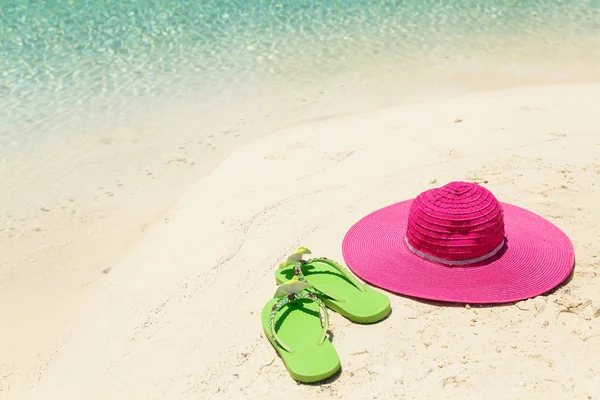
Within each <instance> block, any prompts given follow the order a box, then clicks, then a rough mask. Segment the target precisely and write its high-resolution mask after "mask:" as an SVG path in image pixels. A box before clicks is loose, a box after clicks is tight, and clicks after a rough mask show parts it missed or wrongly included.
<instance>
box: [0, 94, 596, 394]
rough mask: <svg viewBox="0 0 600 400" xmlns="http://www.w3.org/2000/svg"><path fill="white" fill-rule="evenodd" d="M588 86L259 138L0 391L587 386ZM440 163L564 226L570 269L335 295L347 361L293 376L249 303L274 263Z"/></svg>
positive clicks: (414, 188) (199, 188) (407, 187)
mask: <svg viewBox="0 0 600 400" xmlns="http://www.w3.org/2000/svg"><path fill="white" fill-rule="evenodd" d="M598 104H600V85H593V84H588V85H564V86H549V87H543V88H528V89H512V90H504V91H498V92H488V93H484V94H477V95H467V96H464V97H461V98H454V99H447V100H439V101H430V102H425V103H419V104H412V105H405V106H402V107H396V108H388V109H382V110H379V111H375V112H368V113H362V114H353V115H347V116H341V117H335V118H328V119H320V120H315V121H311V122H308V123H303V124H300V125H296V126H292V127H290V128H288V129H285V130H283V131H280V132H276V133H275V134H272V135H269V136H266V137H264V138H262V139H259V140H256V141H254V142H252V143H250V144H248V145H246V146H244V147H242V148H240V149H239V150H237V151H236V152H234V153H233V154H231V155H230V156H229V157H228V158H227V159H226V160H225V161H223V162H222V163H221V164H220V165H219V166H218V167H217V168H216V169H215V170H214V171H212V173H211V174H210V175H208V176H206V177H205V178H203V179H202V180H201V181H200V182H198V183H197V184H196V185H195V186H194V187H193V189H192V190H190V191H189V193H188V194H187V196H186V197H185V198H184V199H182V200H181V201H180V202H179V203H178V205H177V206H176V207H175V208H173V209H172V210H171V211H170V212H169V213H168V214H167V215H165V217H164V218H162V219H161V220H160V221H159V222H158V223H157V224H156V225H155V226H154V227H153V228H152V229H150V231H149V232H148V234H147V235H146V237H145V238H144V240H143V241H142V242H141V243H140V244H139V245H138V246H137V247H136V248H135V249H134V250H133V251H132V252H131V253H130V254H129V255H128V256H127V257H125V258H124V259H123V260H121V262H119V263H118V264H117V265H116V266H115V267H114V268H112V269H111V270H110V272H109V273H108V274H106V276H105V279H104V281H103V282H101V283H100V284H99V285H97V286H96V287H95V288H94V289H93V290H91V291H90V293H89V295H88V296H87V297H86V298H83V299H78V302H79V306H80V312H78V313H77V315H78V317H77V318H76V320H75V321H76V323H73V324H71V325H70V326H72V329H71V330H70V331H68V332H64V336H63V337H62V339H61V343H62V344H61V345H60V346H58V347H57V348H56V351H55V353H54V355H53V357H52V359H53V362H51V363H49V364H48V365H47V366H45V367H44V368H41V369H39V368H38V369H36V370H35V371H30V372H32V373H34V372H35V373H36V376H35V377H33V378H32V379H30V381H29V384H28V385H25V384H21V385H16V386H12V387H9V388H8V389H7V390H5V392H6V394H7V396H6V397H4V395H2V396H0V397H2V398H7V399H13V398H14V399H21V398H27V399H40V400H47V399H62V400H66V399H77V400H79V399H86V400H87V399H90V400H91V399H128V400H130V399H143V400H150V399H210V398H248V399H261V398H288V399H296V398H299V399H302V398H307V399H314V398H323V399H328V398H356V399H359V398H360V399H363V398H365V399H366V398H415V399H425V398H456V399H465V398H469V399H481V398H489V396H490V393H496V396H497V397H496V398H506V399H517V398H519V399H536V398H568V399H597V398H600V385H598V382H600V358H599V357H598V354H599V351H600V318H598V316H599V315H600V311H599V309H600V300H599V297H598V293H599V289H600V277H599V276H598V275H597V273H598V272H597V271H598V268H599V267H600V242H599V241H598V237H599V236H600V227H599V226H598V224H597V221H598V220H599V218H600V208H599V207H598V205H599V204H600V192H599V188H598V185H599V184H600V127H599V125H598V111H597V109H598V106H597V105H598ZM458 120H460V121H461V122H456V121H458ZM451 180H471V181H475V182H479V183H482V184H484V185H485V186H486V187H488V188H489V189H490V190H492V191H493V192H494V193H495V194H496V196H497V197H498V198H499V199H500V200H501V201H505V202H509V203H515V204H518V205H520V206H522V207H526V208H529V209H531V210H532V211H535V212H537V213H539V214H540V215H542V216H544V217H546V218H548V219H550V220H551V221H553V222H554V223H555V224H557V225H558V226H559V227H560V228H562V229H563V230H564V231H565V232H566V233H567V234H568V235H569V236H570V237H571V238H572V240H573V242H574V245H575V250H576V255H577V266H576V270H575V274H574V277H573V279H572V281H571V282H569V283H568V284H567V285H566V286H564V287H562V288H560V289H559V290H558V291H556V292H555V293H553V294H550V295H548V296H540V297H538V298H536V299H533V300H529V301H526V302H521V303H519V304H517V305H509V306H501V307H490V308H479V307H472V308H468V307H464V306H458V307H448V306H440V305H435V304H427V303H424V302H418V301H415V300H412V299H407V298H403V297H400V296H395V295H390V296H391V300H392V307H393V313H392V315H391V316H390V318H388V319H387V320H385V321H383V322H381V323H379V324H377V325H371V326H359V325H354V324H351V323H349V322H348V321H347V320H345V319H344V318H342V317H340V316H339V315H337V314H335V313H332V317H331V321H332V328H331V330H332V333H333V335H334V339H333V344H334V346H335V347H336V349H337V351H338V353H339V355H340V359H341V361H342V368H343V371H342V373H341V374H340V375H339V377H338V378H337V379H335V380H333V381H331V382H328V383H325V384H323V385H297V384H296V383H295V382H294V381H293V380H292V379H291V378H290V377H289V375H288V373H287V371H286V370H285V368H284V366H283V364H282V362H281V360H280V359H279V358H278V357H277V355H276V352H275V351H274V349H273V348H272V347H271V345H270V344H269V342H268V341H267V339H266V338H265V337H264V335H263V333H262V328H261V324H260V319H259V312H260V310H261V309H262V306H263V305H264V303H265V302H266V301H267V300H268V299H269V298H270V297H271V296H272V294H273V292H274V290H275V283H274V278H273V270H274V268H275V267H276V265H277V264H278V263H279V262H280V261H281V260H282V259H284V258H285V257H286V255H287V254H289V253H290V252H291V251H293V250H295V249H296V248H297V247H298V246H300V245H303V246H307V247H309V248H310V249H312V250H313V253H314V254H317V255H324V256H328V257H330V258H335V259H338V260H341V248H340V244H341V240H342V238H343V236H344V234H345V232H346V231H347V229H348V228H349V227H350V226H351V224H353V223H354V222H355V221H356V220H358V219H359V218H360V217H361V216H363V215H365V214H366V213H368V212H370V211H372V210H374V209H376V208H379V207H382V206H385V205H387V204H389V203H392V202H395V201H399V200H403V199H406V198H410V197H413V196H415V195H416V194H418V193H419V192H421V191H423V190H425V189H428V188H430V187H433V186H438V185H442V184H444V183H446V182H448V181H451ZM562 311H569V312H562ZM19 346H24V347H26V344H25V343H23V342H19V338H14V343H12V347H19ZM0 372H1V371H0ZM5 375H7V374H5ZM7 376H8V375H7ZM0 378H4V377H3V376H0Z"/></svg>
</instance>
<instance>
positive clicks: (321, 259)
mask: <svg viewBox="0 0 600 400" xmlns="http://www.w3.org/2000/svg"><path fill="white" fill-rule="evenodd" d="M315 261H319V262H322V263H325V264H327V265H329V266H332V267H333V268H335V269H336V270H338V271H339V272H340V273H341V274H342V275H343V276H344V277H345V278H346V279H347V280H348V281H349V282H350V283H351V284H352V285H354V286H355V287H356V288H357V289H358V290H360V291H361V292H365V291H366V288H365V285H363V284H362V283H360V281H359V280H358V279H356V277H355V276H354V275H353V274H352V272H350V271H349V270H348V269H347V268H344V267H343V266H342V265H341V264H339V263H337V262H335V261H333V260H330V259H329V258H326V257H317V258H310V259H308V260H306V261H301V262H300V263H298V264H296V265H295V266H294V275H295V276H297V277H298V280H300V281H306V282H308V281H307V280H306V277H305V276H304V274H303V272H302V267H303V266H305V265H308V264H310V263H311V262H315ZM308 283H310V282H308ZM317 289H318V288H317ZM319 291H320V290H319ZM328 296H329V295H328ZM330 297H331V296H330Z"/></svg>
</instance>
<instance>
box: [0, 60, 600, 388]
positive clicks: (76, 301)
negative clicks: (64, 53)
mask: <svg viewBox="0 0 600 400" xmlns="http://www.w3.org/2000/svg"><path fill="white" fill-rule="evenodd" d="M538 63H539V62H538ZM574 64H576V63H574ZM462 65H463V64H461V62H457V63H455V64H451V65H447V66H446V67H444V66H443V65H442V66H440V65H435V64H432V65H428V66H415V68H414V70H410V71H408V72H407V73H406V74H405V75H402V76H401V77H400V78H398V76H397V75H398V74H397V72H396V71H395V70H394V68H393V66H391V65H390V66H372V68H370V69H369V68H367V69H363V70H360V69H359V70H353V71H348V72H346V73H345V74H344V75H341V76H337V77H335V78H331V79H330V80H328V81H320V82H311V85H307V86H305V87H303V85H302V84H299V83H296V84H291V85H290V86H289V87H286V88H284V90H282V89H281V88H278V89H274V87H264V88H258V89H257V87H256V86H255V87H253V86H249V87H248V88H243V90H242V91H244V93H245V96H246V97H244V99H243V100H244V101H245V102H246V106H248V108H244V109H242V110H240V109H237V110H236V109H235V105H236V103H232V104H231V105H230V106H231V107H229V108H222V104H214V105H213V109H211V110H212V111H214V113H215V114H214V115H212V114H211V115H212V116H215V115H216V116H215V118H214V120H213V121H212V122H211V124H212V125H211V126H210V127H206V126H202V128H200V129H199V127H198V125H199V124H200V125H201V122H200V121H199V120H198V115H197V114H198V113H197V108H198V107H199V104H189V105H187V107H183V108H180V107H175V106H174V107H172V108H169V109H166V110H163V111H162V112H161V113H156V114H153V115H152V117H151V118H147V119H138V120H135V121H132V122H131V123H130V124H129V125H126V126H124V127H122V128H120V129H121V130H120V131H116V132H111V133H110V134H106V133H105V134H99V132H93V131H89V132H88V133H87V134H85V135H83V136H82V138H83V139H81V138H80V139H77V140H79V141H80V142H75V143H80V144H76V145H74V147H73V148H75V149H79V150H80V154H79V158H77V159H75V162H76V165H77V167H76V169H75V170H74V169H72V168H69V167H67V164H70V163H72V162H73V159H62V160H61V152H62V149H61V148H56V147H48V148H47V149H48V151H44V150H42V151H41V153H42V154H45V157H47V159H49V160H56V162H57V164H56V165H55V166H54V169H52V168H50V169H48V170H45V169H43V168H40V165H37V164H34V165H33V167H34V168H33V169H31V167H30V164H31V163H29V162H28V159H27V158H24V159H22V160H21V165H24V166H27V168H30V169H25V170H20V169H17V171H18V173H16V174H13V177H12V178H11V179H9V180H8V184H6V190H5V191H4V193H5V196H7V195H8V194H11V195H12V196H13V199H12V200H11V201H14V204H17V205H20V204H19V199H23V198H28V199H29V198H31V199H35V201H34V204H33V206H31V207H30V209H24V210H21V211H19V212H16V213H14V214H13V215H11V216H10V218H6V219H5V220H4V221H2V222H3V224H4V226H5V227H9V228H10V227H15V226H17V227H20V228H19V230H16V231H15V232H13V233H12V234H13V238H16V239H13V238H9V237H7V236H6V235H5V236H1V235H0V249H1V250H3V253H8V254H10V256H11V257H7V258H6V259H5V260H4V261H3V264H2V266H1V268H2V269H1V270H0V271H1V273H2V275H0V289H2V294H1V295H0V300H1V301H2V303H3V304H8V305H9V306H8V307H5V308H4V309H3V314H2V315H0V317H2V318H3V319H5V320H10V321H14V323H12V324H11V325H12V326H13V327H14V328H13V329H11V330H10V331H7V332H4V333H3V334H0V335H2V336H5V337H6V338H7V340H6V343H12V342H15V341H16V342H19V341H20V340H23V339H21V338H29V339H30V340H31V341H32V342H36V341H39V342H36V343H35V344H34V345H33V346H30V348H29V350H28V351H27V352H24V351H22V350H19V349H18V348H16V347H15V349H10V350H9V351H10V353H9V354H11V355H10V356H9V358H12V359H13V360H14V361H13V362H12V363H11V364H13V365H14V366H13V367H8V368H9V369H11V368H17V370H21V371H22V372H18V371H17V372H16V375H14V377H15V378H14V379H13V378H9V379H7V380H6V382H5V383H4V384H5V385H9V386H11V385H14V384H17V383H18V382H21V379H25V380H28V379H29V378H28V377H27V376H28V374H29V372H28V371H27V370H28V369H29V367H30V366H31V365H38V366H44V365H46V364H47V363H48V362H49V361H48V360H51V359H53V358H54V355H53V354H54V351H55V349H56V348H57V346H58V343H60V342H61V341H62V340H64V335H69V332H70V331H71V329H72V327H73V324H74V323H75V322H73V321H72V320H71V318H72V317H73V316H74V315H76V314H77V313H78V312H80V311H81V310H82V309H83V308H82V307H84V306H83V305H81V304H80V300H82V299H86V298H87V297H88V296H89V295H91V294H92V293H94V292H95V291H96V290H99V289H100V288H102V287H103V285H104V284H105V281H107V278H109V276H110V274H111V273H113V272H114V269H115V268H118V265H119V264H120V262H121V261H122V260H123V259H125V258H126V257H127V256H128V254H130V253H131V252H132V251H134V250H135V248H136V246H138V245H139V244H140V243H141V242H143V241H144V240H145V237H146V236H147V232H148V230H151V229H152V227H153V226H155V225H157V224H158V225H160V224H162V223H163V222H164V219H165V216H166V215H168V214H169V213H170V212H172V210H173V207H174V205H175V204H177V203H178V201H179V200H180V199H181V198H182V196H185V194H186V193H187V192H188V190H190V188H192V187H193V186H194V185H197V181H198V180H202V179H204V178H206V177H207V176H210V174H211V173H212V172H214V171H215V169H218V168H219V167H220V165H221V164H222V162H223V161H224V160H227V159H228V157H230V156H231V154H232V153H235V152H237V151H238V150H240V149H243V148H245V147H247V146H251V145H252V144H253V143H254V142H255V141H256V140H262V139H263V138H266V137H270V136H273V135H277V134H278V133H279V132H281V131H286V130H288V129H295V128H297V127H299V126H310V125H312V124H315V123H318V122H321V121H329V120H332V121H334V120H338V119H340V118H347V117H349V116H352V115H360V114H365V115H367V114H369V113H373V112H377V111H381V110H385V109H387V108H390V107H392V108H393V107H418V106H419V104H422V103H431V102H436V101H443V100H441V99H444V98H461V97H463V96H467V97H468V96H473V95H476V94H481V93H495V92H497V91H498V88H499V87H505V88H506V87H509V88H510V87H512V88H513V89H514V88H527V87H529V86H531V87H540V88H544V87H547V83H546V84H544V83H543V82H544V81H545V80H546V81H548V80H550V81H552V80H558V81H563V83H553V84H554V85H558V86H561V85H566V86H569V85H571V84H572V83H571V81H577V80H584V81H585V80H589V81H590V82H592V81H594V82H595V81H600V77H597V76H596V74H595V73H594V70H593V68H591V67H590V65H586V66H584V67H580V66H578V67H580V68H581V69H580V70H575V71H585V70H588V72H590V73H589V74H585V73H582V74H580V75H578V74H577V73H575V72H574V71H571V72H570V73H569V74H566V76H562V77H561V74H560V73H558V72H556V74H557V75H556V76H554V75H552V74H549V75H550V76H548V74H546V75H542V76H541V77H540V76H537V75H536V74H534V73H532V72H531V70H527V68H524V67H523V66H521V67H518V66H517V67H514V69H511V68H512V67H510V65H509V66H508V67H507V70H506V71H504V72H498V71H497V70H496V71H494V72H492V73H486V72H482V71H484V68H483V66H481V65H480V66H479V67H478V68H480V70H478V69H477V68H475V70H469V69H467V70H466V72H462V73H461V72H459V71H461V66H462ZM517 65H518V64H517ZM534 65H537V64H535V63H534ZM548 65H551V64H548ZM593 65H594V64H592V66H593ZM444 68H448V70H444ZM448 71H450V72H448ZM477 71H480V72H477ZM436 74H437V75H436ZM448 76H451V77H452V78H451V79H448ZM592 78H594V79H592ZM324 82H325V83H324ZM424 82H428V84H424ZM511 85H512V86H511ZM398 88H402V89H403V91H404V92H407V93H402V92H400V91H399V90H398ZM285 89H288V93H287V94H286V96H287V97H282V94H281V92H284V91H285ZM513 89H505V90H513ZM524 90H525V89H524ZM256 92H259V93H261V94H262V93H268V94H269V95H267V96H264V97H266V98H264V99H262V100H263V101H262V102H254V99H255V97H256V95H255V93H256ZM457 96H458V97H457ZM261 97H262V96H261ZM282 98H287V99H289V100H290V102H289V103H286V104H281V101H280V100H281V99H282ZM278 99H279V102H278ZM251 103H253V104H251ZM275 104H276V106H274V105H275ZM277 111H280V113H279V114H278V112H277ZM227 113H231V114H230V115H234V116H235V118H233V120H232V119H231V118H227V117H228V115H227ZM265 114H269V115H268V116H266V115H265ZM256 115H258V117H256V118H254V117H255V116H256ZM198 131H201V136H199V137H196V132H198ZM174 132H176V133H174ZM121 133H122V134H121ZM154 135H156V137H153V136H154ZM236 135H239V136H236ZM173 137H177V141H173V140H169V138H173ZM92 138H93V139H94V140H93V141H92V140H89V141H88V142H87V143H84V142H85V140H87V139H92ZM192 138H196V139H195V140H194V139H192ZM166 143H168V145H167V146H165V144H166ZM182 147H183V148H182ZM37 154H40V153H37ZM103 165H108V167H103V168H104V169H102V168H100V169H97V168H98V166H103ZM3 168H5V171H7V172H10V173H13V172H14V171H11V170H10V165H9V164H7V163H6V162H5V163H4V166H3ZM184 169H187V171H186V172H182V171H183V170H184ZM30 172H31V173H30ZM65 172H67V173H66V174H65ZM36 173H38V176H37V178H36ZM61 173H62V175H61ZM44 174H46V176H47V177H46V178H44V179H46V181H47V182H52V181H50V180H48V179H54V180H55V181H53V182H52V185H54V186H53V187H54V189H52V188H51V185H49V184H48V185H46V186H43V185H40V182H43V181H44V179H40V178H39V176H42V177H44ZM53 177H54V178H53ZM84 177H85V178H86V180H85V181H84V180H83V179H84ZM36 179H37V181H36ZM82 182H85V185H84V186H86V188H85V190H81V186H82ZM29 189H31V190H29ZM77 190H81V192H80V194H78V195H75V193H78V192H77ZM157 193H159V194H160V195H159V196H157V195H156V194H157ZM46 195H47V196H49V197H48V198H49V199H51V201H48V200H44V199H43V197H44V196H46ZM5 200H6V197H5ZM4 204H9V201H5V202H4ZM21 219H24V220H23V221H21ZM6 229H7V228H5V230H4V233H7V232H6ZM0 233H2V232H0ZM105 271H106V272H105ZM66 305H71V306H70V308H69V307H66ZM65 308H68V309H65ZM31 309H35V310H38V313H40V315H41V317H39V318H38V319H31V315H29V311H28V310H31ZM45 313H54V314H52V315H53V317H52V318H51V317H47V316H44V314H45ZM25 316H27V317H25ZM49 324H50V325H52V326H50V325H49ZM41 327H44V329H47V330H48V332H50V333H49V336H50V338H40V337H39V335H38V334H37V331H38V330H39V329H40V328H41ZM0 337H1V336H0ZM3 340H4V339H2V340H0V342H2V341H3ZM40 354H41V355H40ZM20 365H22V366H20ZM3 368H7V367H3ZM39 368H42V367H39ZM44 368H45V367H44ZM34 369H35V368H34ZM42 369H43V368H42ZM0 372H1V371H0ZM22 374H23V375H22ZM34 380H35V379H34Z"/></svg>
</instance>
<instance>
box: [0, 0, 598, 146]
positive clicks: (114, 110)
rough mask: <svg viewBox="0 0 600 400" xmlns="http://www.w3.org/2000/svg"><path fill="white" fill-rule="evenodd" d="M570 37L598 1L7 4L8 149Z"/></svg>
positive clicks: (0, 129)
mask: <svg viewBox="0 0 600 400" xmlns="http://www.w3.org/2000/svg"><path fill="white" fill-rule="evenodd" d="M561 35H566V36H570V37H576V36H577V35H586V36H587V37H592V38H593V37H596V38H598V37H599V35H600V0H587V1H586V0H583V1H582V0H563V1H556V0H526V1H522V0H370V1H369V0H286V1H278V0H64V1H59V0H30V1H27V0H0V151H2V148H6V147H10V146H11V145H12V146H16V145H18V144H19V143H22V142H26V141H32V140H33V141H35V140H36V138H39V137H42V136H47V135H54V134H57V133H58V132H61V131H67V130H75V131H76V130H77V129H78V127H80V126H81V125H85V123H86V121H87V119H88V118H91V117H92V116H99V115H100V116H101V117H102V118H101V121H104V122H106V123H109V122H118V121H119V120H122V119H124V118H126V117H127V116H128V115H129V114H132V113H135V112H137V111H139V110H140V109H141V108H143V107H155V106H160V104H173V103H175V102H182V101H185V99H186V97H187V96H194V95H197V94H198V93H207V92H210V91H218V90H220V89H223V88H225V87H234V86H235V85H241V84H242V83H243V82H246V81H248V80H251V79H257V80H260V79H263V80H277V79H281V80H293V79H294V78H295V77H298V76H306V75H319V74H328V73H335V72H336V71H341V70H345V69H349V68H353V67H355V66H357V65H363V64H364V63H377V62H380V61H381V60H384V59H389V58H390V57H393V58H395V59H403V60H412V61H413V62H419V61H421V60H422V59H423V57H426V58H427V59H428V60H429V61H431V60H432V59H435V57H446V58H448V57H449V56H451V55H452V54H461V53H463V54H464V53H465V52H468V51H474V50H473V49H479V50H487V51H495V50H497V49H496V47H495V46H497V45H498V43H500V42H501V40H502V39H503V38H507V37H513V38H516V39H515V40H519V38H523V37H528V38H537V39H538V40H541V41H544V40H545V39H544V38H545V37H548V40H552V39H551V37H554V38H556V37H561ZM598 43H600V42H598ZM574 45H576V43H574Z"/></svg>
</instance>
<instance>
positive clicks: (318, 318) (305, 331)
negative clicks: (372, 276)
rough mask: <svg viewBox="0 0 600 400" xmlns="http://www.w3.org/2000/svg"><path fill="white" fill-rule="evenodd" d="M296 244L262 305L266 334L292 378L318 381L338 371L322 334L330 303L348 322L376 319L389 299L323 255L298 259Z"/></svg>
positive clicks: (335, 358)
mask: <svg viewBox="0 0 600 400" xmlns="http://www.w3.org/2000/svg"><path fill="white" fill-rule="evenodd" d="M305 254H311V252H310V250H308V249H306V248H304V247H301V248H300V249H298V251H296V252H295V253H294V254H292V255H291V256H290V257H289V258H288V259H287V261H285V262H284V263H282V264H281V265H280V266H279V268H278V269H277V271H275V279H276V281H277V283H278V284H279V286H278V287H277V291H276V292H275V295H274V296H273V299H271V300H270V301H269V302H268V303H267V304H266V305H265V307H264V308H263V311H262V314H261V318H262V325H263V329H264V331H265V334H266V335H267V337H268V338H269V341H270V342H271V344H272V345H273V346H274V347H275V349H276V350H277V352H278V353H279V355H280V356H281V358H282V360H283V362H284V364H285V366H286V368H287V370H288V371H289V373H290V375H291V376H292V378H294V379H295V380H297V381H300V382H306V383H309V382H318V381H321V380H324V379H327V378H329V377H331V376H332V375H334V374H335V373H336V372H338V371H339V369H340V367H341V365H340V359H339V356H338V354H337V352H336V350H335V348H334V347H333V345H332V344H331V342H330V340H329V337H328V336H327V329H328V321H329V318H328V315H327V308H330V309H332V310H334V311H336V312H338V313H339V314H341V315H343V316H344V317H346V318H347V319H349V320H350V321H352V322H357V323H362V324H368V323H374V322H378V321H381V320H382V319H384V318H385V317H387V316H388V315H389V313H390V312H391V307H390V300H389V298H388V297H387V296H385V295H384V294H382V293H380V292H377V291H375V290H373V289H371V288H370V287H368V286H366V285H365V284H363V283H361V282H360V281H359V280H358V279H357V278H356V277H355V276H354V275H352V273H351V272H350V271H349V270H348V269H346V268H344V267H342V266H341V265H340V264H338V263H336V262H334V261H332V260H329V259H327V258H325V257H322V258H312V259H309V260H306V261H305V260H303V259H302V257H303V255H305Z"/></svg>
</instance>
